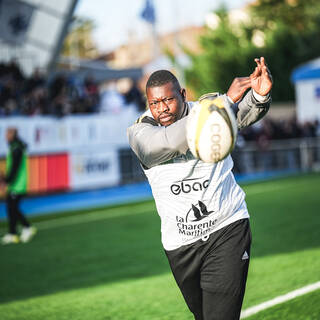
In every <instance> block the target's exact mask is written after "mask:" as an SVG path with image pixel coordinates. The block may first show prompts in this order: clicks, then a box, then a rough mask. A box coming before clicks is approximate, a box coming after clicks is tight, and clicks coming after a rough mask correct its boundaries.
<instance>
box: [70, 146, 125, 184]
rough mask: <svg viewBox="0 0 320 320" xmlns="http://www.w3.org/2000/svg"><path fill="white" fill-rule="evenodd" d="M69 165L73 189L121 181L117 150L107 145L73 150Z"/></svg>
mask: <svg viewBox="0 0 320 320" xmlns="http://www.w3.org/2000/svg"><path fill="white" fill-rule="evenodd" d="M69 165H70V170H69V172H70V187H71V188H72V189H83V188H96V187H106V186H111V185H116V184H118V183H119V182H120V173H119V164H118V153H117V150H116V149H110V147H108V146H107V145H105V146H101V148H99V149H97V148H87V149H83V150H78V151H74V152H72V153H71V155H70V163H69Z"/></svg>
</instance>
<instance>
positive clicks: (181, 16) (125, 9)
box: [75, 0, 251, 52]
mask: <svg viewBox="0 0 320 320" xmlns="http://www.w3.org/2000/svg"><path fill="white" fill-rule="evenodd" d="M222 2H223V1H217V0H216V1H215V0H154V4H155V11H156V19H157V22H156V31H157V33H160V34H163V33H167V32H171V31H174V30H177V29H179V28H182V27H185V26H190V25H203V24H204V22H205V16H206V14H207V13H208V12H210V11H212V10H214V9H216V8H217V7H218V6H219V5H220V4H221V3H222ZM249 2H251V1H250V0H226V1H224V3H225V4H226V5H227V7H228V8H230V9H236V8H241V7H243V6H244V5H245V4H246V3H249ZM144 6H145V0H116V1H114V0H113V1H111V0H79V2H78V4H77V7H76V10H75V15H77V16H81V17H88V18H91V19H93V21H94V23H95V25H96V27H95V30H94V33H93V38H94V41H95V43H96V45H97V47H98V49H99V50H100V51H101V52H109V51H112V50H113V49H115V48H116V47H118V46H120V45H121V44H124V43H126V42H127V41H128V39H129V38H131V39H135V40H139V39H143V38H145V37H146V36H148V35H150V33H151V28H150V25H149V24H148V23H147V22H145V21H144V20H143V19H141V17H140V13H141V11H142V10H143V8H144Z"/></svg>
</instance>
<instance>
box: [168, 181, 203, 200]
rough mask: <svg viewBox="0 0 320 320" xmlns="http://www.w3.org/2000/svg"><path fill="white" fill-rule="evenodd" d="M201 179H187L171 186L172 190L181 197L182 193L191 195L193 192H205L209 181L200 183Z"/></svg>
mask: <svg viewBox="0 0 320 320" xmlns="http://www.w3.org/2000/svg"><path fill="white" fill-rule="evenodd" d="M202 178H203V177H201V178H195V179H186V180H181V181H176V182H174V183H173V184H172V185H171V186H170V190H171V192H172V193H173V194H174V195H176V196H177V195H179V194H180V193H190V192H191V191H195V192H197V191H203V190H204V189H207V188H208V186H209V180H208V179H207V180H204V181H199V180H201V179H202Z"/></svg>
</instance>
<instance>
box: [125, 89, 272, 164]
mask: <svg viewBox="0 0 320 320" xmlns="http://www.w3.org/2000/svg"><path fill="white" fill-rule="evenodd" d="M270 102H271V97H270V96H268V97H267V99H266V101H265V102H259V101H258V100H257V99H256V98H255V96H254V94H253V91H252V90H250V91H249V92H248V93H247V94H246V95H245V96H244V98H243V99H242V100H241V101H240V102H239V103H236V104H233V105H232V106H231V107H232V109H233V111H234V113H235V115H236V119H237V125H238V128H239V129H242V128H245V127H247V126H249V125H251V124H253V123H255V122H257V121H258V120H260V119H261V118H262V117H263V116H264V115H265V114H266V113H267V112H268V110H269V107H270ZM192 104H193V102H187V106H186V108H185V111H184V113H183V115H182V117H181V119H179V120H178V121H176V122H175V123H173V124H171V125H170V126H168V127H164V126H160V125H159V124H158V123H157V122H156V121H155V120H154V119H153V117H152V115H151V112H150V110H148V111H146V112H145V113H144V114H143V115H142V116H141V117H140V118H139V121H138V122H137V123H135V124H134V125H132V126H131V127H129V128H128V129H127V134H128V138H129V144H130V146H131V148H132V150H133V151H134V152H135V154H136V155H137V157H138V158H139V160H140V161H141V163H142V164H143V166H144V167H145V168H146V169H147V168H151V167H153V166H156V165H158V164H161V163H163V162H166V161H168V160H171V159H172V158H174V157H176V156H178V155H180V154H185V153H186V152H187V150H188V144H187V139H186V121H187V115H188V111H189V109H190V107H192Z"/></svg>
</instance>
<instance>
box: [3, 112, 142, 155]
mask: <svg viewBox="0 0 320 320" xmlns="http://www.w3.org/2000/svg"><path fill="white" fill-rule="evenodd" d="M137 118H138V114H137V113H136V112H135V111H132V110H130V109H128V110H125V111H123V112H122V113H119V114H117V115H113V114H110V115H101V114H94V115H88V116H86V115H83V116H82V115H78V116H68V117H64V118H62V119H58V118H54V117H44V116H43V117H42V116H34V117H7V118H3V119H0V157H4V156H5V154H6V152H7V150H8V147H7V143H6V140H5V132H6V129H7V128H8V127H15V128H17V129H18V131H19V135H20V136H21V137H22V139H23V140H24V141H25V142H26V143H27V144H28V152H29V153H32V154H39V153H57V152H58V153H60V152H65V151H71V152H72V151H74V150H75V149H78V148H87V147H92V146H97V147H99V146H100V145H101V144H109V145H110V146H112V147H113V148H114V147H115V146H116V147H118V148H123V147H126V146H128V139H127V135H126V129H127V127H128V126H129V125H130V124H131V123H134V121H135V119H137Z"/></svg>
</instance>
